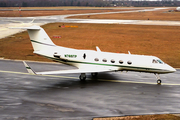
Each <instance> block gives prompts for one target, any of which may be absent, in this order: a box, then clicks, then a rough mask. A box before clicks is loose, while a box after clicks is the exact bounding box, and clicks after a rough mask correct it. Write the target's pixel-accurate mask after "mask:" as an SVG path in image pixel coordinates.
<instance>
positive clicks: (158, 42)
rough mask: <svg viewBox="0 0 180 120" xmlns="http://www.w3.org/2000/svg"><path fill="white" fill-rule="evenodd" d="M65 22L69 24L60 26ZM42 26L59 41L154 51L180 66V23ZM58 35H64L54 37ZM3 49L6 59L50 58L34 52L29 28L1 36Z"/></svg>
mask: <svg viewBox="0 0 180 120" xmlns="http://www.w3.org/2000/svg"><path fill="white" fill-rule="evenodd" d="M63 24H64V26H69V27H65V28H62V27H59V26H62V25H63ZM70 26H78V27H70ZM43 28H44V29H45V30H46V32H47V33H48V35H49V36H50V37H51V39H52V40H53V41H54V43H55V44H57V45H61V46H65V47H71V48H76V49H92V50H95V47H96V46H99V48H100V49H101V50H102V51H108V52H116V53H128V51H130V52H131V53H132V54H141V55H154V56H158V57H159V58H161V59H162V60H163V61H164V62H166V63H168V64H170V65H172V66H173V67H176V68H177V67H180V63H179V62H178V61H180V52H179V49H180V46H179V44H180V41H179V39H180V34H179V31H180V27H173V26H140V25H119V24H74V23H73V24H71V23H68V24H67V23H52V24H47V25H44V26H43ZM57 35H58V36H61V38H54V36H57ZM0 51H1V52H0V57H4V58H7V59H23V60H38V61H47V59H45V58H43V57H39V56H36V55H35V54H33V53H32V52H33V50H32V46H31V44H30V40H29V36H28V34H27V32H23V33H19V34H16V35H13V36H10V37H7V38H4V39H1V40H0Z"/></svg>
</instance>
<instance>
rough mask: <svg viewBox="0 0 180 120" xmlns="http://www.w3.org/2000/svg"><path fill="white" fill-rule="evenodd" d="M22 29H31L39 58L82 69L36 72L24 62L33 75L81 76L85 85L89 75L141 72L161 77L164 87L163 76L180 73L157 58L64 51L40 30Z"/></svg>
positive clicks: (31, 36)
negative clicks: (67, 74)
mask: <svg viewBox="0 0 180 120" xmlns="http://www.w3.org/2000/svg"><path fill="white" fill-rule="evenodd" d="M21 29H27V31H28V33H29V36H30V40H31V43H32V46H33V49H34V53H35V54H38V55H41V56H44V57H46V58H49V59H51V60H53V61H56V62H60V63H64V64H68V65H72V66H75V67H77V68H78V69H75V70H65V71H62V70H61V71H47V72H34V71H33V70H32V69H31V68H30V67H29V66H28V65H27V63H26V62H24V64H25V66H26V68H27V70H28V72H29V73H30V74H36V75H44V74H65V73H80V76H79V79H80V80H81V81H84V80H85V79H86V73H91V75H92V76H97V74H98V72H109V71H137V72H147V73H154V74H155V75H156V77H157V83H158V84H160V83H161V80H160V77H159V74H165V73H172V72H175V71H176V70H175V69H174V68H173V67H171V66H169V65H168V64H165V63H164V62H163V61H162V60H160V59H159V58H157V57H155V56H146V55H133V54H131V53H130V52H129V54H119V53H110V52H102V51H101V50H100V49H99V47H96V49H97V51H94V50H77V49H72V48H66V47H61V46H57V45H55V44H54V43H53V42H52V40H51V39H50V38H49V36H48V35H47V33H46V32H45V31H44V29H43V28H41V27H40V26H32V27H24V28H21Z"/></svg>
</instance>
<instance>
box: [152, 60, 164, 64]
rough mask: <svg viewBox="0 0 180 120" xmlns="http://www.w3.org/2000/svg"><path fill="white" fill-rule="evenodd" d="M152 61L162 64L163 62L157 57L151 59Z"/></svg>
mask: <svg viewBox="0 0 180 120" xmlns="http://www.w3.org/2000/svg"><path fill="white" fill-rule="evenodd" d="M152 63H159V64H164V62H163V61H162V60H160V59H157V60H155V59H153V61H152Z"/></svg>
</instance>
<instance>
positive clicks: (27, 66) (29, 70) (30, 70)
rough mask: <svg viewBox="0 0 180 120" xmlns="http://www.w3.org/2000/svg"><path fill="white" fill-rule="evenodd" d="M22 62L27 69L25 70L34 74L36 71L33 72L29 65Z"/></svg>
mask: <svg viewBox="0 0 180 120" xmlns="http://www.w3.org/2000/svg"><path fill="white" fill-rule="evenodd" d="M23 63H24V66H25V67H26V69H27V71H28V73H29V74H32V75H36V72H34V71H33V70H32V69H31V67H30V66H29V65H28V64H27V63H26V62H25V61H23Z"/></svg>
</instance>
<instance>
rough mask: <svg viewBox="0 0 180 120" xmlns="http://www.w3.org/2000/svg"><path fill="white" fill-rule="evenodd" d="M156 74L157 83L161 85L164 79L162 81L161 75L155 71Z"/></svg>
mask: <svg viewBox="0 0 180 120" xmlns="http://www.w3.org/2000/svg"><path fill="white" fill-rule="evenodd" d="M154 74H155V76H156V78H157V84H158V85H160V84H161V82H162V81H161V79H160V77H159V75H158V74H157V73H154Z"/></svg>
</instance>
